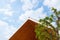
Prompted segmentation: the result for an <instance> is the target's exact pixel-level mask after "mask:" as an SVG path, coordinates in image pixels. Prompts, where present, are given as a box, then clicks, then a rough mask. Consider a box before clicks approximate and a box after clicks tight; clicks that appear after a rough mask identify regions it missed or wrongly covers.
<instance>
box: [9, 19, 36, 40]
mask: <svg viewBox="0 0 60 40" xmlns="http://www.w3.org/2000/svg"><path fill="white" fill-rule="evenodd" d="M36 24H37V23H35V22H33V21H31V20H27V21H26V22H25V23H24V24H23V26H22V27H21V28H20V29H19V30H18V31H17V32H16V33H15V34H14V35H13V36H12V37H11V38H10V39H9V40H37V39H36V37H35V32H34V30H35V25H36Z"/></svg>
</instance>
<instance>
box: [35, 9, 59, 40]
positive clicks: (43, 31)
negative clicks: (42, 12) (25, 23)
mask: <svg viewBox="0 0 60 40" xmlns="http://www.w3.org/2000/svg"><path fill="white" fill-rule="evenodd" d="M52 10H53V14H52V15H50V16H49V17H48V16H47V17H45V18H44V19H40V20H39V22H40V23H41V24H38V25H36V28H35V32H36V38H37V39H38V40H59V34H58V31H59V30H60V11H57V9H55V8H52ZM52 22H56V25H57V28H55V27H54V26H53V25H52V24H51V23H52ZM49 27H50V28H49Z"/></svg>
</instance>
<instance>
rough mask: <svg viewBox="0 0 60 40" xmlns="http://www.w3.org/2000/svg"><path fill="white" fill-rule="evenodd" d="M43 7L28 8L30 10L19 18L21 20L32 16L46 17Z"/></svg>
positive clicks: (34, 17) (37, 17)
mask: <svg viewBox="0 0 60 40" xmlns="http://www.w3.org/2000/svg"><path fill="white" fill-rule="evenodd" d="M43 10H44V9H43V7H41V8H38V9H37V10H35V11H34V10H28V11H25V13H23V14H22V15H21V16H20V17H19V19H20V20H26V19H27V18H28V17H31V18H33V19H36V20H39V19H40V18H45V17H46V14H45V13H43Z"/></svg>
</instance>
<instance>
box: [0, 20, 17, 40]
mask: <svg viewBox="0 0 60 40" xmlns="http://www.w3.org/2000/svg"><path fill="white" fill-rule="evenodd" d="M15 31H16V28H15V27H13V26H11V25H9V24H8V23H7V22H5V21H2V20H0V40H8V39H9V38H10V36H12V34H13V33H14V32H15Z"/></svg>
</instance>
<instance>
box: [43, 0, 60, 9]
mask: <svg viewBox="0 0 60 40" xmlns="http://www.w3.org/2000/svg"><path fill="white" fill-rule="evenodd" d="M43 4H44V5H45V6H48V7H54V8H56V9H58V10H60V0H44V3H43Z"/></svg>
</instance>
